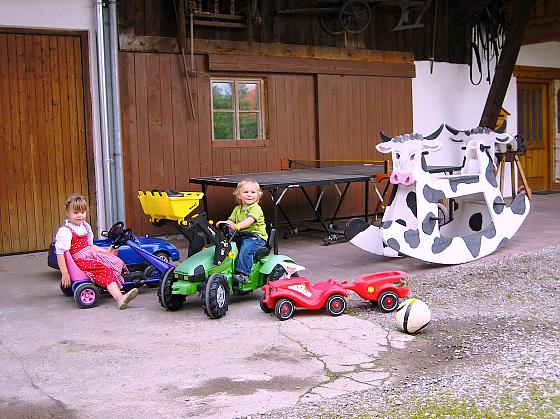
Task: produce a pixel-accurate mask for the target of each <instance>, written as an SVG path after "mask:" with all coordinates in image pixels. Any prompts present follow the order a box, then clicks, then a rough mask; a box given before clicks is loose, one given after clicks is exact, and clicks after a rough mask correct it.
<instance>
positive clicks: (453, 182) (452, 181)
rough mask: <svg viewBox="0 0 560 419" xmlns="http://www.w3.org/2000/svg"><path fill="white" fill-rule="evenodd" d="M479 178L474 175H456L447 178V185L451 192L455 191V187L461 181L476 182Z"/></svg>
mask: <svg viewBox="0 0 560 419" xmlns="http://www.w3.org/2000/svg"><path fill="white" fill-rule="evenodd" d="M478 181H479V178H478V176H475V175H467V176H457V177H454V178H451V179H449V187H450V188H451V190H452V191H453V192H457V188H458V187H459V185H460V184H461V183H478Z"/></svg>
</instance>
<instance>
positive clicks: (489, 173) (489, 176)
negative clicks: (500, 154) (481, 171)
mask: <svg viewBox="0 0 560 419" xmlns="http://www.w3.org/2000/svg"><path fill="white" fill-rule="evenodd" d="M485 175H486V180H487V181H488V183H489V184H490V185H492V186H493V187H494V188H497V187H498V181H497V180H496V176H494V163H493V162H492V159H491V158H490V157H488V166H486V173H485Z"/></svg>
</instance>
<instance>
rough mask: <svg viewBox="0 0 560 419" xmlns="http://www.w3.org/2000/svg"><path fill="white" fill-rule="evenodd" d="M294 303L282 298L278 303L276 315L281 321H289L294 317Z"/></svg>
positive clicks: (275, 308)
mask: <svg viewBox="0 0 560 419" xmlns="http://www.w3.org/2000/svg"><path fill="white" fill-rule="evenodd" d="M294 310H295V307H294V303H292V302H291V301H290V300H288V299H287V298H281V299H279V300H278V301H277V302H276V306H275V307H274V313H275V314H276V317H278V318H279V319H280V320H282V321H283V320H288V319H290V318H291V317H292V316H293V315H294Z"/></svg>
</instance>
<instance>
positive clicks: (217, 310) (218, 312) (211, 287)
mask: <svg viewBox="0 0 560 419" xmlns="http://www.w3.org/2000/svg"><path fill="white" fill-rule="evenodd" d="M229 299H230V293H229V284H228V281H227V279H226V277H225V276H224V275H221V274H213V275H210V278H208V280H207V281H206V286H205V287H204V295H203V299H202V309H203V310H204V313H206V315H207V316H208V317H210V318H211V319H219V318H220V317H224V316H225V315H226V313H227V311H228V306H229Z"/></svg>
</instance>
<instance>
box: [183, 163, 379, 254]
mask: <svg viewBox="0 0 560 419" xmlns="http://www.w3.org/2000/svg"><path fill="white" fill-rule="evenodd" d="M382 173H387V165H386V164H384V165H374V164H360V165H353V166H335V167H321V168H316V169H303V170H283V171H278V172H263V173H245V174H239V175H224V176H205V177H194V178H190V182H191V183H195V184H199V185H201V186H202V192H204V198H203V203H204V208H205V209H206V211H208V203H207V201H206V190H207V188H208V187H209V186H221V187H229V188H235V187H236V186H237V183H238V182H239V181H241V180H242V179H244V178H252V179H255V180H256V181H257V182H258V183H259V185H260V186H261V188H262V189H263V190H265V191H268V192H269V193H270V197H271V199H272V203H273V206H274V216H273V221H272V226H273V228H277V225H278V212H281V213H282V215H283V216H284V218H285V219H286V221H287V222H288V224H289V225H290V228H291V232H292V233H294V234H296V233H298V229H297V228H296V226H295V224H294V223H293V222H292V220H290V218H289V217H288V215H287V214H286V212H285V211H284V209H283V208H282V206H281V202H282V199H284V197H285V195H286V193H287V192H288V191H289V190H292V189H299V190H301V191H302V193H303V196H304V197H305V199H306V201H307V202H308V203H309V206H310V207H311V209H312V210H313V212H314V214H315V217H316V220H315V221H317V222H318V223H319V224H320V226H321V229H320V230H321V231H324V232H325V233H326V234H327V236H326V237H325V239H324V244H325V245H329V244H331V243H333V242H335V241H337V240H339V239H341V238H343V237H344V235H343V234H342V233H340V232H336V231H335V230H333V229H332V228H331V227H332V226H333V224H334V220H335V219H336V217H337V215H338V212H339V210H340V207H341V206H342V203H343V201H344V198H345V196H346V192H347V191H348V188H349V187H350V184H352V183H356V182H362V183H363V184H364V219H365V221H366V222H367V221H368V214H369V206H368V202H369V182H370V180H371V179H372V178H373V177H374V176H375V175H376V174H377V175H378V174H382ZM339 184H344V188H343V190H342V192H341V191H340V189H339V188H338V185H339ZM329 185H335V187H336V188H337V191H338V194H339V197H338V202H337V204H336V209H335V210H334V213H333V214H332V215H331V216H329V217H324V216H323V215H322V214H321V213H320V212H319V208H320V204H321V200H322V198H323V196H324V193H325V190H326V188H327V187H328V186H329ZM310 186H319V187H320V193H319V196H318V198H317V200H316V201H315V202H313V200H312V199H311V197H310V195H309V193H308V192H307V190H306V188H307V187H310ZM327 218H330V223H329V222H328V221H327V220H326V219H327ZM275 250H277V249H275Z"/></svg>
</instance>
